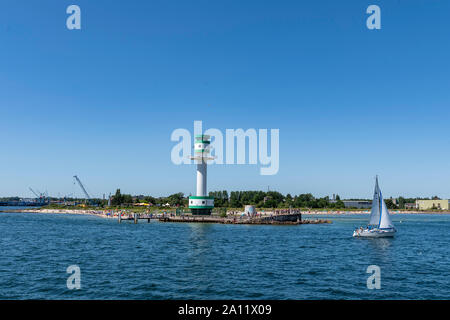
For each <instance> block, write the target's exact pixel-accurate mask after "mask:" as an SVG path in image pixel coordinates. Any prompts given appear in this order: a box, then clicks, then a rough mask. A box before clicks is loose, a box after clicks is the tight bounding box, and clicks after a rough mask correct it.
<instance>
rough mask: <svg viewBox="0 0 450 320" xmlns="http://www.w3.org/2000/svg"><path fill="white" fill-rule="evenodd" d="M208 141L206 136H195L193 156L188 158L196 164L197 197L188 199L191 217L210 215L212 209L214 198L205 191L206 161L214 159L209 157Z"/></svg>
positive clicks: (208, 137)
mask: <svg viewBox="0 0 450 320" xmlns="http://www.w3.org/2000/svg"><path fill="white" fill-rule="evenodd" d="M210 139H211V137H210V136H208V135H204V134H200V135H196V136H195V142H194V152H195V154H194V156H191V157H190V158H191V160H195V161H196V162H197V195H196V196H191V197H189V209H191V212H192V214H193V215H210V214H211V211H212V209H213V208H214V197H209V196H208V191H207V189H206V179H207V178H206V175H207V161H208V160H213V159H214V158H213V157H211V156H210V155H209V145H210Z"/></svg>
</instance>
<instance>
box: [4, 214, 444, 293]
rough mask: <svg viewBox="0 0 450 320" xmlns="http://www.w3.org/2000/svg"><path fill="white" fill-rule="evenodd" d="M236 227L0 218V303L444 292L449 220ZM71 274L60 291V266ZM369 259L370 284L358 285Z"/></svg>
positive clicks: (346, 219) (354, 219) (355, 219)
mask: <svg viewBox="0 0 450 320" xmlns="http://www.w3.org/2000/svg"><path fill="white" fill-rule="evenodd" d="M329 218H330V219H331V220H332V221H333V223H332V224H326V225H299V226H244V225H220V224H183V223H160V222H152V223H150V224H148V223H146V222H145V223H144V222H142V221H141V222H140V223H139V224H137V225H135V224H132V223H122V224H118V223H117V221H115V220H109V219H102V218H97V217H91V216H79V215H52V214H29V213H28V214H22V213H0V239H1V260H0V299H449V298H450V293H449V292H450V258H449V253H450V249H449V247H450V215H398V214H397V215H393V221H394V224H395V225H396V227H397V229H398V230H399V232H398V234H397V236H396V238H394V239H372V240H369V239H354V238H352V231H353V229H354V227H357V226H360V225H364V224H366V223H367V218H368V217H367V216H361V215H347V216H330V217H329ZM70 265H78V266H79V267H80V269H81V289H80V290H68V289H67V286H66V281H67V278H68V276H69V274H67V273H66V269H67V267H68V266H70ZM369 265H378V266H379V267H380V268H381V289H380V290H369V289H367V286H366V281H367V277H368V276H369V274H367V273H366V269H367V267H368V266H369Z"/></svg>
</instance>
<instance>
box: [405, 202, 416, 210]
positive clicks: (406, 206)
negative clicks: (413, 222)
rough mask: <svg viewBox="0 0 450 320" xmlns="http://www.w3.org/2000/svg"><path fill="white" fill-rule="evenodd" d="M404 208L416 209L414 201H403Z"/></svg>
mask: <svg viewBox="0 0 450 320" xmlns="http://www.w3.org/2000/svg"><path fill="white" fill-rule="evenodd" d="M405 209H417V206H416V204H415V203H405Z"/></svg>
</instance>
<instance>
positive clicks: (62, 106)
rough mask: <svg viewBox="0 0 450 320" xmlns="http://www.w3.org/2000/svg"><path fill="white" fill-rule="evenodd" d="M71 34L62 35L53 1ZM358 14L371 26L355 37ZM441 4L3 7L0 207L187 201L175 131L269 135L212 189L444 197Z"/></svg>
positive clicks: (449, 27)
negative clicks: (31, 200)
mask: <svg viewBox="0 0 450 320" xmlns="http://www.w3.org/2000/svg"><path fill="white" fill-rule="evenodd" d="M70 4H77V5H79V6H80V7H81V10H82V30H79V31H69V30H67V28H66V18H67V16H68V15H67V14H66V12H65V11H66V8H67V6H68V5H70ZM370 4H377V5H379V6H380V7H381V14H382V29H381V30H375V31H371V30H368V29H367V28H366V18H367V16H368V15H367V14H366V13H365V11H366V8H367V7H368V5H370ZM449 12H450V2H449V1H444V0H442V1H425V0H422V1H413V0H410V1H406V0H403V1H393V0H390V1H361V0H357V1H356V0H355V1H332V0H330V1H323V0H320V1H312V0H311V1H298V0H297V1H247V0H244V1H243V0H239V1H231V0H228V1H221V0H216V1H209V0H208V1H206V0H203V1H167V0H164V1H163V0H161V1H137V0H135V1H130V0H128V1H106V0H105V1H101V0H96V1H85V0H71V1H63V0H58V1H56V0H55V1H49V0H41V1H24V0H2V1H1V2H0V43H1V50H0V118H1V126H0V134H1V147H2V150H1V152H2V156H1V157H0V196H12V195H21V196H31V194H30V192H29V191H28V187H29V186H31V187H35V188H37V189H40V190H41V191H44V190H48V192H49V193H50V194H52V195H54V196H57V195H58V194H60V195H64V194H69V193H72V192H75V194H76V195H78V196H81V192H80V190H79V188H78V186H74V185H73V179H72V178H71V177H72V176H73V175H74V174H77V175H79V177H80V178H81V179H82V181H83V182H84V183H85V184H86V186H87V188H88V190H89V191H90V192H91V193H92V194H93V195H95V196H101V195H102V194H103V193H106V194H108V193H109V192H114V191H115V189H116V188H121V190H122V192H125V193H132V194H152V195H165V194H169V193H175V192H179V191H181V192H184V193H186V194H189V193H191V192H192V193H194V192H195V167H194V166H186V165H184V166H183V165H182V166H175V165H174V164H172V162H171V161H170V151H171V149H172V147H173V146H174V145H175V143H174V142H171V141H170V135H171V133H172V131H173V130H174V129H176V128H187V129H189V130H191V131H192V130H193V121H194V120H203V124H204V128H211V127H213V128H218V129H221V130H223V131H225V129H226V128H243V129H247V128H269V129H270V128H279V129H280V170H279V172H278V174H277V175H274V176H261V175H259V166H256V165H245V166H237V165H234V166H233V165H228V166H211V167H210V168H209V181H208V182H209V185H208V189H209V190H222V189H225V190H258V189H263V190H266V189H267V186H270V188H271V189H272V190H278V191H281V192H283V193H288V192H289V193H291V194H299V193H305V192H312V193H313V194H314V195H316V196H324V195H331V194H333V193H338V194H340V195H341V197H345V198H352V197H365V198H370V197H371V196H372V191H373V184H374V180H373V177H374V176H375V175H376V174H378V175H380V185H381V188H382V190H383V192H384V195H385V197H389V196H398V195H406V196H427V197H428V196H432V195H435V194H436V195H439V196H441V197H450V188H449V187H450V161H449V159H450V126H449V122H450V111H449V110H450V80H449V77H450V59H449V57H450V23H449V20H448V19H449Z"/></svg>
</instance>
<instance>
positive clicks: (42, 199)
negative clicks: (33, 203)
mask: <svg viewBox="0 0 450 320" xmlns="http://www.w3.org/2000/svg"><path fill="white" fill-rule="evenodd" d="M28 189H30V191H31V192H33V194H34V195H35V196H36V200H37V201H39V203H45V202H48V199H47V198H48V193H47V192H45V193H41V192H40V191H39V190H37V189H36V191H37V192H36V191H34V190H33V189H32V188H31V187H29V188H28Z"/></svg>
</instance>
